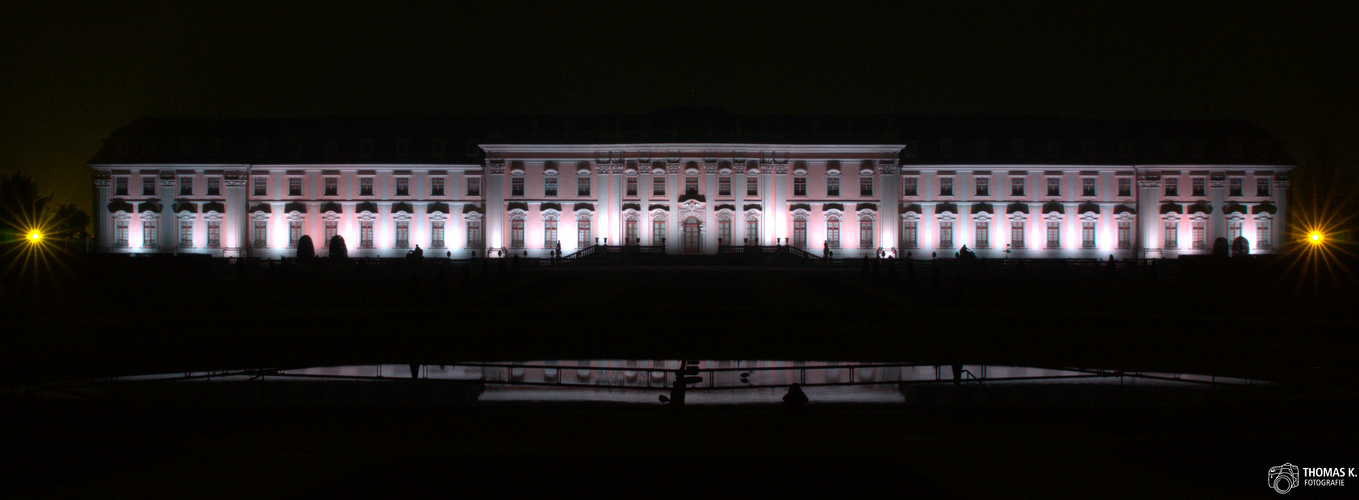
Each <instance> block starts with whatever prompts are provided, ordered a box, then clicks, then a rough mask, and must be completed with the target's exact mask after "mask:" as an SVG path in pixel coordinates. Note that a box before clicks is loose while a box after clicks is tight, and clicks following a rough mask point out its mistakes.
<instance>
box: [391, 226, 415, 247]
mask: <svg viewBox="0 0 1359 500" xmlns="http://www.w3.org/2000/svg"><path fill="white" fill-rule="evenodd" d="M410 246H411V221H408V220H399V221H396V246H395V248H409V247H410Z"/></svg>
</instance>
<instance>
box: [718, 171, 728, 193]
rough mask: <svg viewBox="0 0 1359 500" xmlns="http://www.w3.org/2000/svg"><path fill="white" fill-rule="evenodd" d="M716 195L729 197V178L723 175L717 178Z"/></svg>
mask: <svg viewBox="0 0 1359 500" xmlns="http://www.w3.org/2000/svg"><path fill="white" fill-rule="evenodd" d="M717 195H718V196H731V176H730V175H723V176H720V177H718V178H717Z"/></svg>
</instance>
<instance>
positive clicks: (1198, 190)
mask: <svg viewBox="0 0 1359 500" xmlns="http://www.w3.org/2000/svg"><path fill="white" fill-rule="evenodd" d="M1193 189H1194V196H1203V193H1204V191H1203V178H1202V177H1199V178H1196V179H1194V180H1193Z"/></svg>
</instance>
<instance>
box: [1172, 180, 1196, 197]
mask: <svg viewBox="0 0 1359 500" xmlns="http://www.w3.org/2000/svg"><path fill="white" fill-rule="evenodd" d="M1197 181H1198V179H1195V182H1197ZM1165 186H1166V194H1165V195H1166V196H1179V195H1180V180H1179V179H1175V178H1172V177H1167V178H1166V179H1165Z"/></svg>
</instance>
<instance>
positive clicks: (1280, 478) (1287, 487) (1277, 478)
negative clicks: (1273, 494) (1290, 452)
mask: <svg viewBox="0 0 1359 500" xmlns="http://www.w3.org/2000/svg"><path fill="white" fill-rule="evenodd" d="M1297 486H1298V466H1296V465H1293V464H1289V463H1286V464H1283V465H1275V466H1273V467H1270V468H1269V487H1270V488H1274V491H1277V492H1279V494H1280V495H1282V494H1284V493H1288V492H1289V491H1291V490H1292V489H1293V488H1296V487H1297Z"/></svg>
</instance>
